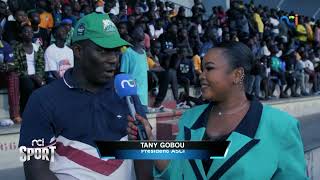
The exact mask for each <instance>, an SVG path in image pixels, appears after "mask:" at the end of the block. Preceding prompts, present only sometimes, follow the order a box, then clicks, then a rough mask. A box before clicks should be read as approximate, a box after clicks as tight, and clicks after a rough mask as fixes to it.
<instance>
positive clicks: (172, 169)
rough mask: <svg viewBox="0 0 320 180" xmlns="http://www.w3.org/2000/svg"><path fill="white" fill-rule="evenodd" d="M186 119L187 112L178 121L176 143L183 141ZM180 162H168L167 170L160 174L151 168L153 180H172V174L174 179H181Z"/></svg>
mask: <svg viewBox="0 0 320 180" xmlns="http://www.w3.org/2000/svg"><path fill="white" fill-rule="evenodd" d="M186 118H188V111H187V112H185V113H183V115H182V117H181V118H180V119H179V123H178V127H179V132H178V135H177V137H176V140H177V141H183V140H184V122H185V120H186ZM181 163H183V161H182V160H170V162H169V164H168V166H167V168H166V169H165V170H163V171H162V172H160V171H158V170H157V168H156V167H154V168H153V175H154V177H155V178H161V179H172V175H173V174H174V176H175V177H181V176H182V174H180V173H182V164H181Z"/></svg>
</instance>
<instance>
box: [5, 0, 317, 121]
mask: <svg viewBox="0 0 320 180" xmlns="http://www.w3.org/2000/svg"><path fill="white" fill-rule="evenodd" d="M230 3H231V4H230V9H228V10H227V11H225V10H224V9H223V7H221V6H218V7H213V8H212V9H210V10H209V9H206V7H205V6H204V5H203V3H202V2H201V0H194V6H193V7H192V9H191V12H192V15H191V16H187V15H186V11H187V9H186V8H185V7H182V6H180V7H178V6H177V5H176V4H174V3H172V2H169V1H165V2H164V1H160V0H108V1H106V2H104V1H102V0H28V1H27V0H8V1H7V2H4V1H0V35H1V37H2V38H1V41H0V84H1V87H6V88H7V89H8V95H9V106H10V117H11V119H12V120H14V121H15V122H17V123H19V122H20V121H21V120H22V119H21V116H20V114H21V112H22V111H23V109H24V107H25V105H26V103H27V100H28V97H29V96H30V94H31V93H32V92H33V91H34V90H35V89H37V88H39V87H41V86H44V85H46V84H48V83H50V82H51V81H53V80H55V79H58V78H61V77H62V76H63V73H64V72H65V71H66V70H67V69H68V68H70V67H72V66H73V64H74V62H73V52H72V50H71V44H72V42H71V37H72V34H73V33H74V32H73V31H74V29H73V27H74V26H75V24H76V22H77V20H79V19H80V18H81V17H83V16H85V15H87V14H89V13H93V12H96V13H109V16H110V18H111V19H112V21H113V23H114V24H115V25H116V26H117V27H118V30H119V32H120V35H121V37H122V38H123V39H125V40H127V41H129V42H130V43H131V44H133V47H132V49H133V50H135V51H137V52H141V53H140V55H136V56H139V57H138V58H140V59H141V58H144V57H146V58H145V60H146V61H147V63H148V68H147V67H142V66H143V65H140V64H137V62H135V66H137V67H140V68H143V69H149V70H148V76H147V79H148V84H145V83H143V79H145V80H146V76H144V75H141V74H139V69H136V71H135V72H133V73H134V74H135V75H136V76H138V77H139V78H137V79H139V83H140V84H142V86H145V85H146V86H147V87H148V90H149V91H150V92H151V94H153V95H154V96H156V98H155V102H154V104H153V105H152V106H154V107H156V108H162V106H161V104H162V102H163V100H164V99H165V96H166V94H167V90H168V88H169V85H171V88H172V91H173V96H174V99H175V100H176V102H177V108H188V107H190V106H192V105H193V104H192V103H191V102H190V101H191V100H190V99H192V100H193V101H194V102H195V103H196V104H198V103H199V102H198V100H200V101H201V97H200V98H193V97H190V92H189V89H190V86H192V85H193V86H195V87H199V75H200V74H201V72H202V65H201V61H202V58H203V57H204V56H205V54H206V53H207V52H208V50H209V49H210V48H212V47H215V46H216V45H217V44H219V43H221V42H226V41H241V42H244V43H245V44H247V45H248V46H249V47H250V48H251V50H252V52H253V54H254V57H255V60H254V62H252V63H253V64H254V65H255V66H254V68H253V69H252V72H251V75H250V76H248V77H246V91H247V93H248V94H251V95H254V96H256V97H257V98H260V99H265V100H268V99H270V98H273V94H274V91H275V88H276V87H277V86H279V87H280V95H279V98H288V97H289V96H292V97H299V96H309V95H313V94H319V90H320V66H319V63H320V49H319V47H320V21H319V20H315V19H313V18H310V17H307V16H304V15H300V14H299V15H297V14H296V13H295V12H285V11H282V10H277V9H272V8H269V7H266V6H261V5H256V4H254V3H249V4H245V3H243V2H242V1H241V0H231V2H230ZM208 11H211V13H210V14H211V15H210V16H207V15H206V14H208ZM141 31H143V32H142V37H141ZM143 34H144V36H143ZM141 38H142V39H141ZM140 42H143V43H142V44H141V43H140ZM140 45H143V46H140ZM141 48H142V49H141ZM132 49H131V48H130V47H127V48H122V49H121V52H122V54H121V55H120V56H122V57H121V58H120V59H121V61H122V62H121V63H119V71H123V72H128V73H129V71H130V69H128V67H129V64H130V58H133V56H134V54H132V53H131V51H132ZM131 63H132V60H131ZM120 66H122V67H120ZM310 84H311V86H310ZM179 86H182V87H183V88H184V93H181V94H180V95H179V93H178V89H179ZM141 94H143V95H144V96H145V95H146V92H141ZM140 98H141V97H140ZM142 101H143V103H144V105H148V103H147V100H146V99H145V97H143V98H142Z"/></svg>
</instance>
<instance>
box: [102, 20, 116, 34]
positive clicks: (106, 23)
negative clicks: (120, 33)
mask: <svg viewBox="0 0 320 180" xmlns="http://www.w3.org/2000/svg"><path fill="white" fill-rule="evenodd" d="M102 24H103V30H105V31H106V32H113V31H116V30H117V28H116V25H114V23H113V22H112V21H111V20H110V19H104V20H102Z"/></svg>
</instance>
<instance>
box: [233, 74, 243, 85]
mask: <svg viewBox="0 0 320 180" xmlns="http://www.w3.org/2000/svg"><path fill="white" fill-rule="evenodd" d="M243 81H244V74H241V77H240V79H239V80H235V81H234V82H233V84H236V85H242V84H243Z"/></svg>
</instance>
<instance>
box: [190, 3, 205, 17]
mask: <svg viewBox="0 0 320 180" xmlns="http://www.w3.org/2000/svg"><path fill="white" fill-rule="evenodd" d="M193 2H194V5H193V6H192V8H191V11H192V13H193V16H197V15H203V14H204V13H206V8H205V6H204V5H203V3H202V2H201V0H194V1H193Z"/></svg>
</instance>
